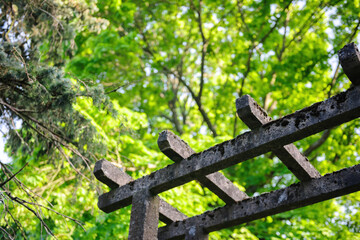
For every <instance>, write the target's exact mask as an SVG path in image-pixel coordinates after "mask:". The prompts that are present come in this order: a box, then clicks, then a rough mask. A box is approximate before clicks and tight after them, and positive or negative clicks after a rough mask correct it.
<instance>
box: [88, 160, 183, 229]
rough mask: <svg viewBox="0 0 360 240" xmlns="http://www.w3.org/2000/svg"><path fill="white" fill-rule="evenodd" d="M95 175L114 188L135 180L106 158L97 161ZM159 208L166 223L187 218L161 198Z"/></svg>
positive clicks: (161, 217) (161, 218) (162, 219)
mask: <svg viewBox="0 0 360 240" xmlns="http://www.w3.org/2000/svg"><path fill="white" fill-rule="evenodd" d="M94 175H95V177H96V178H97V179H98V180H99V181H100V182H102V183H105V184H106V185H108V186H109V187H110V188H112V189H114V188H117V187H119V186H122V185H124V184H127V183H129V182H131V181H133V179H132V178H131V177H130V176H129V175H127V174H126V173H125V172H124V171H122V170H121V169H120V168H118V167H116V166H115V165H113V164H112V163H111V162H109V161H106V160H105V159H102V160H100V161H97V162H96V163H95V168H94ZM159 209H160V210H159V211H160V220H161V221H162V222H164V223H166V224H169V223H172V222H176V221H180V220H184V219H186V218H187V216H186V215H185V214H183V213H181V212H180V211H179V210H177V209H176V208H174V207H173V206H171V205H170V204H169V203H167V202H165V201H164V200H162V199H161V198H160V206H159Z"/></svg>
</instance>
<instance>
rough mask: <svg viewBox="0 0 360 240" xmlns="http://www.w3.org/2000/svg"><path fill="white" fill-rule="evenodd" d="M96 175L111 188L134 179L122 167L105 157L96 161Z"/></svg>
mask: <svg viewBox="0 0 360 240" xmlns="http://www.w3.org/2000/svg"><path fill="white" fill-rule="evenodd" d="M94 175H95V177H96V178H97V180H99V181H100V182H102V183H104V184H105V185H107V186H108V187H110V188H111V189H114V188H117V187H119V186H122V185H125V184H127V183H129V182H131V181H132V180H133V179H132V177H130V176H129V175H128V174H126V173H125V172H124V171H123V170H122V169H120V168H118V167H116V166H115V165H114V164H112V163H111V162H109V161H106V160H105V159H101V160H99V161H97V162H96V163H95V167H94Z"/></svg>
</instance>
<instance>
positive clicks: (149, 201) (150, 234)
mask: <svg viewBox="0 0 360 240" xmlns="http://www.w3.org/2000/svg"><path fill="white" fill-rule="evenodd" d="M158 225H159V198H158V197H157V196H153V195H152V194H151V193H150V192H149V191H148V190H147V189H144V190H143V191H139V192H137V193H135V194H134V196H133V200H132V206H131V217H130V228H129V238H128V239H129V240H154V239H156V237H157V231H158Z"/></svg>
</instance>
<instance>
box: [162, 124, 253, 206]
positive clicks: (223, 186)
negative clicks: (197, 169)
mask: <svg viewBox="0 0 360 240" xmlns="http://www.w3.org/2000/svg"><path fill="white" fill-rule="evenodd" d="M158 146H159V149H160V151H161V152H163V153H164V154H165V155H166V156H168V157H169V158H170V159H171V160H173V161H174V162H179V161H181V160H183V159H185V158H188V157H190V156H191V155H193V154H195V151H194V150H193V149H192V148H191V147H190V146H189V145H188V144H187V143H186V142H185V141H183V140H182V139H181V138H180V137H178V136H176V135H175V134H174V133H173V132H171V131H169V130H166V131H163V132H161V133H160V135H159V138H158ZM196 180H198V181H199V182H200V183H201V184H202V185H203V186H205V187H207V188H208V189H210V191H212V192H213V193H215V194H216V195H217V196H218V197H219V198H221V199H222V200H223V201H224V202H225V203H227V204H230V203H235V202H237V201H241V200H243V199H245V198H248V195H247V194H246V193H244V192H242V191H240V189H239V188H238V187H236V186H235V185H234V184H233V183H232V182H231V181H230V180H229V179H227V178H226V177H225V176H224V175H223V174H222V173H220V172H215V173H212V174H209V175H206V176H198V177H196Z"/></svg>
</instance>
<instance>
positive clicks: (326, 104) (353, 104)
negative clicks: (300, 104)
mask: <svg viewBox="0 0 360 240" xmlns="http://www.w3.org/2000/svg"><path fill="white" fill-rule="evenodd" d="M359 116H360V87H359V86H356V87H354V88H351V89H349V90H347V91H346V92H343V93H340V94H338V95H336V96H334V97H332V98H329V99H327V100H326V101H323V102H319V103H316V104H314V105H312V106H310V107H308V108H304V109H303V110H301V111H297V112H295V113H293V114H290V115H287V116H285V117H283V118H280V119H278V120H276V121H272V122H269V123H268V124H265V125H263V126H261V127H260V128H257V129H255V130H253V131H251V132H247V133H244V134H242V135H239V136H237V137H236V138H234V139H232V140H229V141H225V142H223V143H221V144H218V145H216V146H214V147H211V148H209V149H207V150H205V151H203V152H201V153H197V154H194V155H192V156H191V157H189V158H187V159H184V160H182V161H180V162H178V163H174V164H172V165H169V166H167V167H165V168H163V169H160V170H158V171H156V172H153V173H152V174H150V175H148V176H144V177H142V178H140V179H137V180H135V181H132V182H130V183H128V184H126V185H124V186H121V187H119V188H117V189H113V190H111V191H110V192H108V193H105V194H103V195H101V196H100V197H99V203H98V206H99V208H100V209H102V210H103V211H105V212H111V211H114V210H116V209H119V208H121V207H124V206H127V205H128V204H130V203H129V199H130V200H131V198H132V196H133V194H134V193H135V192H137V191H138V190H139V189H149V190H150V191H151V192H152V193H153V194H158V193H161V192H164V191H166V190H169V189H171V188H174V187H176V186H179V185H182V184H184V183H186V182H189V181H192V180H194V179H195V178H196V177H197V176H199V175H207V174H210V173H213V172H216V171H219V170H220V169H224V168H227V167H229V166H232V165H234V164H236V163H239V162H242V161H245V160H247V159H250V158H253V157H256V156H259V155H261V154H264V153H266V152H269V151H271V150H272V149H276V148H279V147H281V146H285V145H287V144H290V143H292V142H295V141H298V140H300V139H303V138H305V137H308V136H310V135H313V134H315V133H318V132H321V131H323V130H325V129H328V128H332V127H334V126H337V125H339V124H342V123H345V122H348V121H350V120H353V119H355V118H358V117H359ZM244 201H245V200H244Z"/></svg>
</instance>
